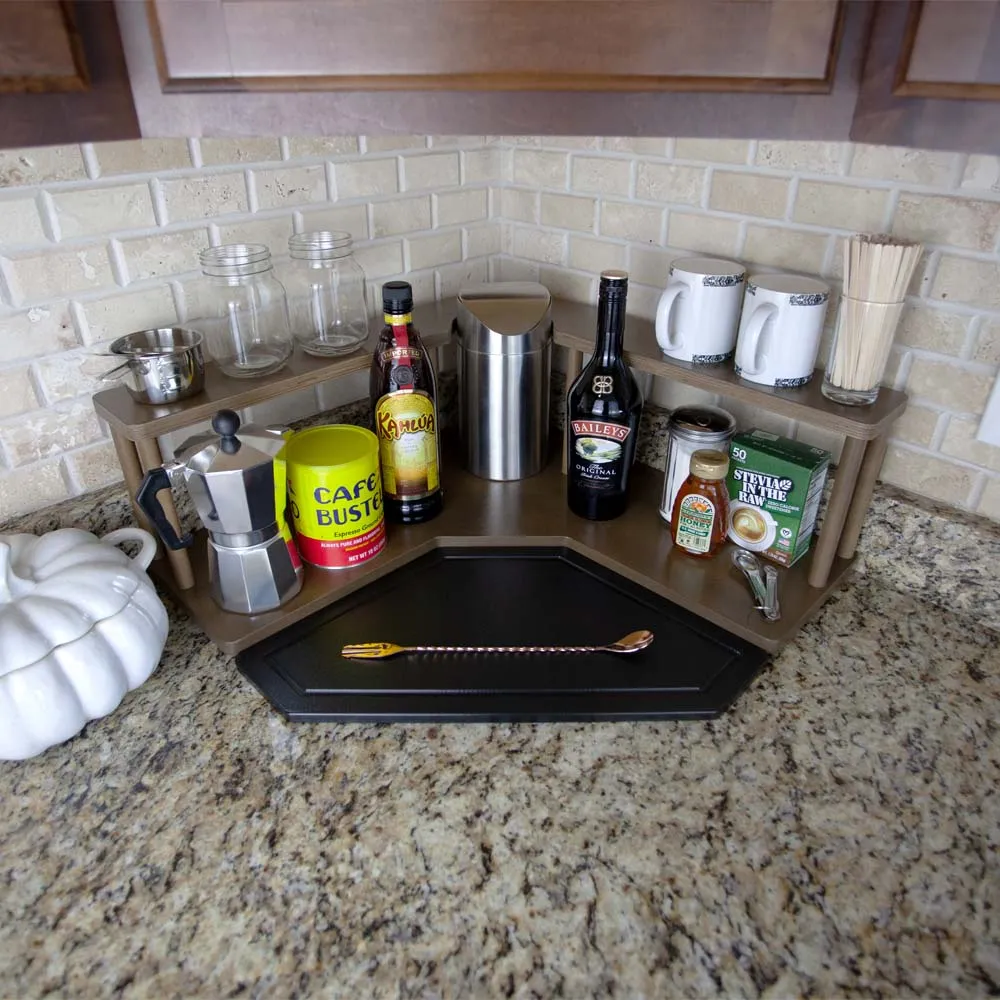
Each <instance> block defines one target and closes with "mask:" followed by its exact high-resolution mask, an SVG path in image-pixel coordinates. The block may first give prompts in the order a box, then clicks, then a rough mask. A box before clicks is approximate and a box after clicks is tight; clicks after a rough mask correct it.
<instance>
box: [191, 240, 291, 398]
mask: <svg viewBox="0 0 1000 1000" xmlns="http://www.w3.org/2000/svg"><path fill="white" fill-rule="evenodd" d="M200 259H201V270H202V274H203V275H204V278H203V279H202V281H201V282H199V283H198V284H197V286H196V287H195V289H193V299H194V301H193V302H192V303H191V304H190V308H189V310H188V311H189V313H190V315H191V316H192V317H193V318H192V320H191V325H192V326H194V327H195V328H196V329H199V330H201V331H202V333H204V335H205V340H206V345H207V347H208V350H209V353H210V354H211V355H212V358H213V359H214V360H215V363H216V364H217V365H218V366H219V368H220V369H221V370H222V371H223V373H224V374H226V375H231V376H232V377H233V378H259V377H260V376H262V375H269V374H270V373H271V372H275V371H277V370H278V369H279V368H280V367H281V366H282V365H283V364H284V363H285V362H286V361H287V360H288V358H289V357H290V355H291V353H292V335H291V330H290V328H289V325H288V302H287V301H286V299H285V288H284V285H282V284H281V282H280V281H278V279H277V278H276V277H275V275H274V267H273V265H272V264H271V251H270V250H268V249H267V247H265V246H262V245H261V244H259V243H231V244H229V245H228V246H221V247H209V248H208V249H207V250H202V252H201V255H200Z"/></svg>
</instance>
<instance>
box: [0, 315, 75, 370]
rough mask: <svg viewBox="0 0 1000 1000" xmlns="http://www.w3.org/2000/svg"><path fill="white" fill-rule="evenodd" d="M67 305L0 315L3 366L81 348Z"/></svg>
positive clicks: (1, 360)
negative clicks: (12, 362) (25, 359)
mask: <svg viewBox="0 0 1000 1000" xmlns="http://www.w3.org/2000/svg"><path fill="white" fill-rule="evenodd" d="M79 346H80V342H79V341H78V340H77V336H76V330H75V329H74V327H73V321H72V319H71V318H70V312H69V305H68V303H66V302H61V303H54V304H52V305H48V306H35V308H33V309H28V310H26V311H25V312H20V313H12V314H10V315H7V316H4V315H0V363H6V362H9V361H18V360H20V359H22V358H37V357H42V356H43V355H46V354H53V353H55V352H58V351H68V350H70V349H71V348H73V347H79Z"/></svg>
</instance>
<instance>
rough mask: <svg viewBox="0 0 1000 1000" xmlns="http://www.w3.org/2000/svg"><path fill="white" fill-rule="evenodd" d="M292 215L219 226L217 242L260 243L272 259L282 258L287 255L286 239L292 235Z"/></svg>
mask: <svg viewBox="0 0 1000 1000" xmlns="http://www.w3.org/2000/svg"><path fill="white" fill-rule="evenodd" d="M292 222H293V219H292V214H291V212H289V213H288V214H287V215H280V216H278V217H277V218H273V219H247V220H244V221H241V222H232V223H230V224H229V225H226V226H219V242H220V243H222V244H223V245H225V244H226V243H262V244H263V245H264V246H266V247H267V248H268V249H269V250H270V251H271V254H272V256H274V257H284V256H286V255H287V253H288V237H289V236H291V235H292V231H293V228H294V227H293V225H292Z"/></svg>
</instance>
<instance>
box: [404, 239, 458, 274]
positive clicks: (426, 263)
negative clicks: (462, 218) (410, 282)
mask: <svg viewBox="0 0 1000 1000" xmlns="http://www.w3.org/2000/svg"><path fill="white" fill-rule="evenodd" d="M406 245H407V247H408V248H409V253H410V269H411V270H414V271H419V270H422V269H423V268H425V267H437V266H438V265H439V264H454V263H455V262H456V261H459V260H461V259H462V234H461V232H460V231H458V230H457V229H456V230H453V231H452V232H449V233H436V234H435V235H434V236H420V237H414V238H412V239H408V240H407V241H406Z"/></svg>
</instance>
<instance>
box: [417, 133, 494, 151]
mask: <svg viewBox="0 0 1000 1000" xmlns="http://www.w3.org/2000/svg"><path fill="white" fill-rule="evenodd" d="M427 138H428V139H429V140H430V144H431V146H432V147H433V148H434V149H451V148H453V147H455V146H480V145H482V143H483V142H484V141H485V136H482V135H429V136H427Z"/></svg>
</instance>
